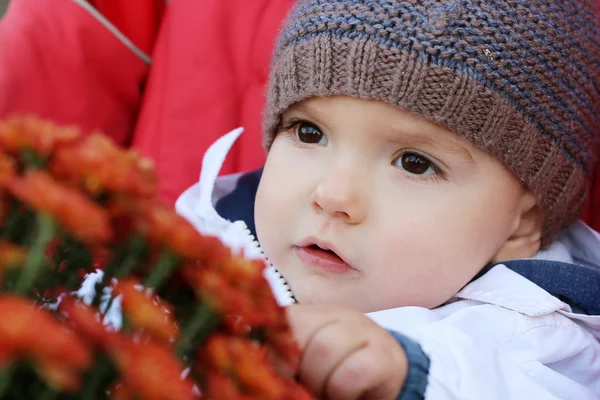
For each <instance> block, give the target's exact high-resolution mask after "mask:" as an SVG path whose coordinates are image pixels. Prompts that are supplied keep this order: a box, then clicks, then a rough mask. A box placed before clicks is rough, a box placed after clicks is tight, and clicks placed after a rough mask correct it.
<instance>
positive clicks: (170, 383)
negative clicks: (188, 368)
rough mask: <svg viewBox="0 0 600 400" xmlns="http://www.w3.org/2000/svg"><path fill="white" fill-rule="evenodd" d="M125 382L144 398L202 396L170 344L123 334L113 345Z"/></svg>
mask: <svg viewBox="0 0 600 400" xmlns="http://www.w3.org/2000/svg"><path fill="white" fill-rule="evenodd" d="M110 354H111V358H112V359H113V360H114V362H115V364H116V365H117V368H118V370H119V372H120V375H121V380H122V382H123V384H124V385H125V386H126V387H127V388H128V389H129V390H130V391H131V392H133V393H135V394H137V395H139V396H140V397H141V398H143V399H144V400H185V399H198V398H199V397H198V396H197V395H195V394H194V391H193V383H192V381H191V380H189V379H182V373H183V370H184V365H183V364H182V363H181V362H180V360H178V359H177V358H176V356H175V354H174V353H173V352H171V351H170V350H169V349H168V348H167V347H164V346H161V345H159V344H157V343H155V342H153V341H146V342H142V343H140V342H136V341H133V340H132V339H126V338H125V337H120V340H119V341H118V342H116V343H115V345H113V346H112V348H111V349H110Z"/></svg>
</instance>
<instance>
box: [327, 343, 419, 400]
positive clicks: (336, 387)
mask: <svg viewBox="0 0 600 400" xmlns="http://www.w3.org/2000/svg"><path fill="white" fill-rule="evenodd" d="M394 345H396V344H395V343H394ZM396 357H397V356H396V355H395V354H394V352H393V351H390V348H388V347H387V346H377V345H373V344H370V343H369V344H367V345H366V346H363V347H361V348H359V349H357V350H356V351H354V352H352V353H351V354H349V355H348V356H347V357H346V358H345V359H344V360H343V361H342V362H341V363H339V365H338V366H337V368H335V369H334V371H333V372H332V373H331V375H330V376H329V379H328V380H327V382H326V383H325V388H324V393H325V395H326V398H328V399H335V400H350V399H352V400H355V399H361V400H384V399H395V398H397V397H398V395H399V394H400V391H401V389H402V385H403V382H404V379H405V377H406V367H407V364H406V362H405V359H404V360H402V361H397V360H395V358H396ZM402 358H404V355H402Z"/></svg>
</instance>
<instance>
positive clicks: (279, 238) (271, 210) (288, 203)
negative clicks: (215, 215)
mask: <svg viewBox="0 0 600 400" xmlns="http://www.w3.org/2000/svg"><path fill="white" fill-rule="evenodd" d="M289 153H290V152H289V151H287V149H286V147H285V146H282V145H281V144H280V143H279V144H278V140H277V139H275V142H274V143H273V146H272V148H271V150H270V152H269V155H268V157H267V162H266V163H265V167H264V169H263V173H262V177H261V180H260V184H259V186H258V191H257V193H256V202H255V207H254V218H255V224H256V233H257V236H258V240H259V242H260V244H261V246H262V248H263V250H264V251H265V254H266V255H267V257H269V258H270V259H271V261H272V262H274V263H276V261H277V254H278V252H279V251H280V250H281V246H282V244H283V242H284V240H285V239H287V236H286V237H283V236H284V235H285V233H287V232H289V230H290V229H291V228H292V227H293V226H294V221H295V220H296V219H297V218H298V214H299V212H300V208H301V202H302V201H303V199H304V198H305V196H304V195H303V193H302V186H303V185H302V180H301V176H300V175H299V174H298V173H297V172H296V171H295V169H294V168H293V165H294V164H296V163H295V162H293V160H292V157H291V155H290V154H289Z"/></svg>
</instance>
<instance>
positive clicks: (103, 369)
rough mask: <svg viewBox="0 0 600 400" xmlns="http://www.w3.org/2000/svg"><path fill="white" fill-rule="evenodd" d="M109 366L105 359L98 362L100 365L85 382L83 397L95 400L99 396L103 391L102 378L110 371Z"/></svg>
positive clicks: (87, 399)
mask: <svg viewBox="0 0 600 400" xmlns="http://www.w3.org/2000/svg"><path fill="white" fill-rule="evenodd" d="M109 368H110V366H109V364H108V362H107V361H106V360H104V359H103V360H101V361H100V362H99V363H98V366H97V367H96V368H94V370H93V372H92V376H91V377H89V379H88V380H87V382H86V384H85V387H84V389H83V397H82V398H84V399H86V400H95V399H96V398H97V397H98V394H99V393H101V392H102V391H101V389H102V388H101V384H102V378H103V377H104V376H105V375H106V374H107V373H108V371H109Z"/></svg>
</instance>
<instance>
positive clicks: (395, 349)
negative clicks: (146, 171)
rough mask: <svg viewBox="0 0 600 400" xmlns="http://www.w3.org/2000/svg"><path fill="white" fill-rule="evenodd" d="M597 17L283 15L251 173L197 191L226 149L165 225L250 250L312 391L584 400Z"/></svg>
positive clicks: (493, 10)
mask: <svg viewBox="0 0 600 400" xmlns="http://www.w3.org/2000/svg"><path fill="white" fill-rule="evenodd" d="M597 15H598V8H597V6H596V4H595V2H594V1H593V0H578V1H570V2H566V1H565V0H533V1H524V0H515V1H507V0H506V1H500V0H498V1H474V0H446V1H440V0H437V1H433V0H421V1H416V0H403V1H392V0H379V1H374V0H373V1H356V0H343V1H342V0H339V1H322V0H301V1H299V2H298V4H297V5H296V6H295V8H294V9H293V10H292V12H291V13H290V15H289V17H288V19H287V20H286V22H285V24H284V27H283V29H282V31H281V33H280V36H279V39H278V42H277V46H276V50H275V54H274V57H273V62H272V68H271V75H270V81H269V85H268V93H267V107H266V111H265V120H264V131H265V147H266V149H267V150H268V156H267V162H266V164H265V166H264V169H262V170H261V171H256V172H253V173H250V174H245V175H241V176H240V175H237V176H230V177H225V178H220V179H219V180H217V182H216V184H215V179H216V175H217V174H218V170H219V167H220V165H221V163H222V161H223V159H224V157H225V155H226V153H227V151H228V149H229V147H230V146H231V145H232V144H233V142H234V141H235V139H236V138H237V136H239V134H240V133H241V132H240V131H239V130H238V131H235V132H233V133H231V134H229V135H227V136H225V137H224V138H223V139H221V140H220V141H219V142H217V143H216V144H215V145H214V146H213V147H212V148H211V149H210V150H209V152H208V153H207V155H206V156H205V160H204V167H203V171H202V177H201V182H200V183H199V184H197V185H195V186H194V187H192V188H190V189H188V191H186V192H185V193H184V194H183V195H182V197H181V198H180V199H179V200H178V203H177V208H178V210H179V212H180V213H182V214H183V215H184V216H186V217H187V218H188V219H189V220H190V221H192V222H193V223H194V224H195V225H196V226H197V227H198V229H200V230H201V231H203V232H206V233H210V234H216V235H218V236H220V237H221V238H223V239H224V240H225V241H227V242H228V243H229V244H230V245H231V246H232V247H234V248H240V249H243V250H244V251H245V252H246V254H247V255H248V256H250V257H261V256H262V255H261V252H262V251H264V256H265V257H266V259H268V261H269V263H270V264H271V267H270V268H269V269H268V271H266V273H267V275H268V277H269V278H270V279H271V281H272V283H273V287H274V291H275V292H276V293H277V294H278V295H279V297H280V299H281V302H282V303H283V304H286V303H289V302H297V303H299V305H293V306H291V307H289V316H290V320H291V322H292V325H293V327H294V330H295V332H296V335H297V337H298V340H299V342H300V345H301V346H302V348H303V358H302V365H301V371H300V375H299V378H300V379H301V380H302V381H303V382H304V383H305V384H306V385H307V386H309V387H310V388H311V389H313V390H314V391H315V393H316V394H317V395H319V396H321V397H322V398H328V399H396V398H399V399H402V400H410V399H422V398H425V399H570V400H571V399H578V400H583V399H599V398H600V341H599V339H600V315H599V314H600V267H599V265H600V235H598V234H597V233H596V232H594V231H592V230H591V229H589V228H587V227H586V226H585V225H584V224H583V223H581V222H574V221H576V219H577V216H578V213H579V210H580V207H581V205H582V202H583V200H584V197H585V193H586V187H587V185H588V184H589V178H590V174H591V171H593V169H594V162H595V160H596V158H597V156H598V147H599V140H598V139H599V129H600V128H599V127H600V106H599V104H600V93H599V88H600V80H599V73H600V23H599V21H598V17H597ZM229 221H233V222H229ZM246 227H247V228H248V229H247V230H246V229H245V228H246ZM245 231H247V232H245ZM254 236H256V237H257V239H258V242H259V243H260V248H258V247H256V243H255V242H254V240H253V239H254ZM279 274H280V275H279ZM281 281H285V284H283V285H282V284H281V283H280V282H281ZM365 314H366V315H365Z"/></svg>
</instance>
